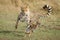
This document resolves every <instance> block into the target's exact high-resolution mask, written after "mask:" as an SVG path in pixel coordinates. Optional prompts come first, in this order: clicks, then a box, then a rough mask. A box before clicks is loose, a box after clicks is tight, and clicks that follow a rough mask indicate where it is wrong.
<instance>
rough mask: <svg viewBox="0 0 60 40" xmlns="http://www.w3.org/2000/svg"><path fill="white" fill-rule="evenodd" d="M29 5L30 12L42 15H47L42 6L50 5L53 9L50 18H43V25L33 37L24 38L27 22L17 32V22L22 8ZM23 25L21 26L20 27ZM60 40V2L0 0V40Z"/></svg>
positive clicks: (54, 0) (52, 0) (48, 0)
mask: <svg viewBox="0 0 60 40" xmlns="http://www.w3.org/2000/svg"><path fill="white" fill-rule="evenodd" d="M24 4H28V5H29V7H30V10H31V11H32V12H33V13H34V12H36V13H37V12H38V13H40V14H43V13H45V11H44V10H43V9H42V6H43V5H45V4H48V5H50V6H52V7H53V13H52V15H51V16H49V17H41V18H40V22H41V25H40V27H39V28H37V29H36V30H35V31H34V33H33V34H32V36H31V37H30V38H29V37H26V38H25V37H24V35H25V33H24V30H25V29H26V24H25V22H23V23H22V22H20V23H19V26H18V29H17V30H16V31H15V27H14V26H15V22H16V19H17V15H18V14H19V12H20V7H21V6H22V5H24ZM20 24H21V25H20ZM29 39H31V40H60V0H19V1H17V0H0V40H29Z"/></svg>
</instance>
